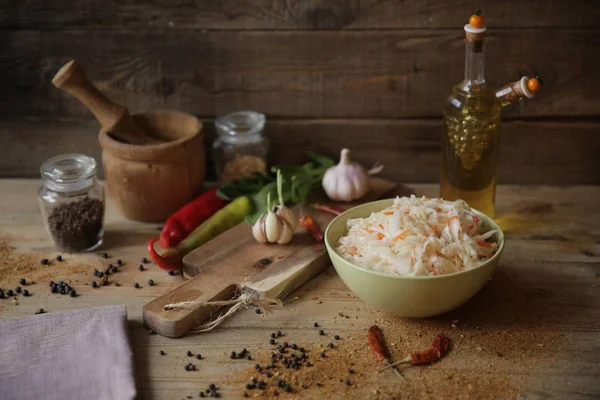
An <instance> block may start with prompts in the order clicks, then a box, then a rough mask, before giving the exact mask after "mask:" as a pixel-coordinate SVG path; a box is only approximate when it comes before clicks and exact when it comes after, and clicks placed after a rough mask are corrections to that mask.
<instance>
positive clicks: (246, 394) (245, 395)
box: [200, 392, 250, 397]
mask: <svg viewBox="0 0 600 400" xmlns="http://www.w3.org/2000/svg"><path fill="white" fill-rule="evenodd" d="M200 397H202V396H200ZM244 397H250V396H248V393H246V392H244Z"/></svg>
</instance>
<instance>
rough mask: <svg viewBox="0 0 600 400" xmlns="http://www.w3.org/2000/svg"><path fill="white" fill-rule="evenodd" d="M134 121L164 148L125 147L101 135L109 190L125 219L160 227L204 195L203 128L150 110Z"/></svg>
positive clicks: (183, 118) (174, 115) (190, 118)
mask: <svg viewBox="0 0 600 400" xmlns="http://www.w3.org/2000/svg"><path fill="white" fill-rule="evenodd" d="M132 116H133V119H134V120H135V122H136V124H137V125H138V126H140V128H142V129H144V131H145V132H148V133H149V134H150V135H152V136H153V137H156V138H160V139H164V140H166V141H167V142H165V143H160V144H150V145H148V144H147V145H133V144H127V143H123V142H120V141H117V140H115V139H113V138H112V137H111V136H110V135H108V134H107V133H106V131H104V130H103V129H101V130H100V133H99V140H100V145H101V146H102V150H103V151H102V164H103V166H104V172H105V174H106V183H107V185H108V190H109V192H110V194H111V196H112V198H113V199H114V201H115V203H116V206H117V209H118V210H119V211H120V212H121V213H122V214H123V215H124V216H125V217H127V218H129V219H132V220H135V221H144V222H159V221H164V220H165V219H166V218H167V217H168V216H169V215H171V214H172V213H173V212H174V211H176V210H177V209H178V208H179V207H181V206H182V205H184V204H185V203H187V202H189V201H191V200H192V199H193V198H194V197H195V196H197V195H198V194H199V193H200V192H201V190H202V186H203V184H204V159H205V154H204V135H203V132H202V123H201V122H200V121H199V120H198V119H197V118H196V117H194V116H193V115H190V114H186V113H182V112H178V111H167V110H154V111H147V112H142V113H138V114H133V115H132Z"/></svg>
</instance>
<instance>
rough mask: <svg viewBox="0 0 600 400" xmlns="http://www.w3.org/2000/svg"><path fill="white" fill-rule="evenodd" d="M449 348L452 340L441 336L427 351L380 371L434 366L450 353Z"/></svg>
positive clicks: (438, 336)
mask: <svg viewBox="0 0 600 400" xmlns="http://www.w3.org/2000/svg"><path fill="white" fill-rule="evenodd" d="M449 347H450V339H448V337H446V336H445V335H443V334H439V335H437V336H436V337H435V339H434V340H433V343H432V344H431V346H429V348H428V349H427V350H425V351H422V352H417V353H413V354H411V355H410V356H407V357H406V358H403V359H402V360H400V361H396V362H395V363H392V364H389V365H387V366H386V367H384V368H382V369H380V370H379V371H383V370H385V369H388V368H390V367H394V366H396V365H398V364H412V365H417V364H432V363H434V362H436V361H438V360H439V359H440V358H442V357H444V356H445V355H446V354H447V353H448V348H449Z"/></svg>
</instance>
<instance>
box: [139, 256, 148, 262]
mask: <svg viewBox="0 0 600 400" xmlns="http://www.w3.org/2000/svg"><path fill="white" fill-rule="evenodd" d="M140 262H141V263H142V264H147V263H148V259H147V258H146V257H142V259H141V260H140Z"/></svg>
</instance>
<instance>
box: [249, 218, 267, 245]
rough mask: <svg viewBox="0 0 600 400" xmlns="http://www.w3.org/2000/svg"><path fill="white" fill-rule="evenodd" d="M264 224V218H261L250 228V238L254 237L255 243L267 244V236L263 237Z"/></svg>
mask: <svg viewBox="0 0 600 400" xmlns="http://www.w3.org/2000/svg"><path fill="white" fill-rule="evenodd" d="M264 224H265V217H264V216H262V217H260V218H259V219H258V221H256V222H255V223H254V226H252V236H254V239H256V241H257V242H259V243H267V236H266V235H265V230H264Z"/></svg>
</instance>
